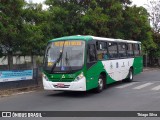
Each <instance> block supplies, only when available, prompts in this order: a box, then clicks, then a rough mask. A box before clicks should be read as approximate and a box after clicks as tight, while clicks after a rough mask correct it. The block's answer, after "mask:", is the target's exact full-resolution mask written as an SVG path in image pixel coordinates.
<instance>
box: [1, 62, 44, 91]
mask: <svg viewBox="0 0 160 120" xmlns="http://www.w3.org/2000/svg"><path fill="white" fill-rule="evenodd" d="M13 68H14V69H12V70H11V71H9V70H8V66H7V65H1V66H0V78H1V79H0V80H1V81H0V90H6V89H14V88H23V87H29V86H38V85H40V84H41V72H40V67H37V68H33V67H32V65H31V64H30V65H29V64H27V65H26V64H23V65H14V67H13ZM17 71H19V73H18V72H17ZM24 71H30V72H32V78H31V79H30V78H27V79H26V77H24V79H18V78H16V80H9V79H8V78H7V81H5V79H2V75H3V74H5V75H7V77H10V79H13V77H14V75H15V76H16V74H17V73H18V74H21V75H22V74H24ZM16 72H17V73H16ZM12 74H13V76H12ZM5 75H3V76H5ZM21 77H23V76H21ZM4 78H5V77H4ZM2 80H4V81H2Z"/></svg>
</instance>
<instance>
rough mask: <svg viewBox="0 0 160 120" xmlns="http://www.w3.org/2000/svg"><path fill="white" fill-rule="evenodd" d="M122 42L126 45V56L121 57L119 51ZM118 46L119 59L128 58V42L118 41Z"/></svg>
mask: <svg viewBox="0 0 160 120" xmlns="http://www.w3.org/2000/svg"><path fill="white" fill-rule="evenodd" d="M121 44H124V45H125V54H126V55H125V56H123V57H121V56H120V53H119V51H120V50H119V45H121ZM117 46H118V57H119V59H126V58H127V57H128V55H127V44H126V42H118V43H117Z"/></svg>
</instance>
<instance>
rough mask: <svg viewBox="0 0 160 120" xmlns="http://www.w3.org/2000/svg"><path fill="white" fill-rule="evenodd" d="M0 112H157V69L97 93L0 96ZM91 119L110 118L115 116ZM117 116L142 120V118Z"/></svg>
mask: <svg viewBox="0 0 160 120" xmlns="http://www.w3.org/2000/svg"><path fill="white" fill-rule="evenodd" d="M0 111H160V70H152V71H145V72H143V73H141V74H140V75H137V76H134V82H132V83H124V82H118V83H116V84H112V85H109V87H108V88H107V89H105V90H104V91H103V92H102V93H99V94H96V93H94V92H93V91H89V92H58V91H36V92H29V93H25V94H18V95H12V96H9V97H4V98H0ZM115 116H116V115H115ZM0 119H1V118H0ZM16 119H17V118H16ZM35 119H37V118H35ZM43 119H44V118H43ZM48 119H50V118H45V120H48ZM52 119H53V118H52ZM54 119H56V120H61V119H62V118H54ZM63 119H65V120H75V119H76V120H77V119H78V120H81V119H87V120H93V118H80V117H79V118H74V117H72V118H63ZM94 119H96V120H102V119H103V120H114V119H116V118H102V117H100V118H94ZM117 119H121V120H124V119H126V120H128V119H130V120H143V119H144V118H117ZM145 119H147V120H150V119H151V118H145ZM156 119H157V120H158V119H159V118H153V120H156Z"/></svg>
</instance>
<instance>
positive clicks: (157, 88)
mask: <svg viewBox="0 0 160 120" xmlns="http://www.w3.org/2000/svg"><path fill="white" fill-rule="evenodd" d="M152 90H160V85H158V86H156V87H154V88H152Z"/></svg>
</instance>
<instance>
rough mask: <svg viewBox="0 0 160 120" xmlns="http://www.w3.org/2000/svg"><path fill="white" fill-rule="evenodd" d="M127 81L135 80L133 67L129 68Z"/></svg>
mask: <svg viewBox="0 0 160 120" xmlns="http://www.w3.org/2000/svg"><path fill="white" fill-rule="evenodd" d="M126 81H127V82H132V81H133V69H132V68H130V69H129V73H128V78H127V79H126Z"/></svg>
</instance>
